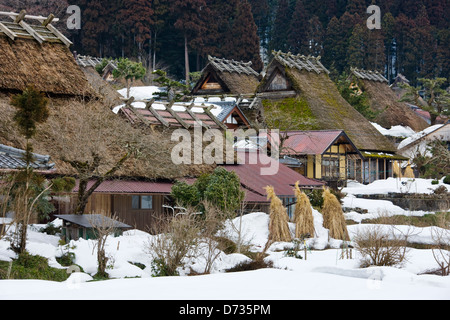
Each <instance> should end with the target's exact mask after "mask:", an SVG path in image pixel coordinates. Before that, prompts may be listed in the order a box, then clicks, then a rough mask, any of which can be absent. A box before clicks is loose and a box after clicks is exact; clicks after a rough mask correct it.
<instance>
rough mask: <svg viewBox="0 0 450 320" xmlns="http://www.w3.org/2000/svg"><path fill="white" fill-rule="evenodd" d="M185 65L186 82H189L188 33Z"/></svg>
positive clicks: (185, 47) (185, 44)
mask: <svg viewBox="0 0 450 320" xmlns="http://www.w3.org/2000/svg"><path fill="white" fill-rule="evenodd" d="M184 65H185V68H186V84H188V83H189V52H188V45H187V35H186V34H185V35H184Z"/></svg>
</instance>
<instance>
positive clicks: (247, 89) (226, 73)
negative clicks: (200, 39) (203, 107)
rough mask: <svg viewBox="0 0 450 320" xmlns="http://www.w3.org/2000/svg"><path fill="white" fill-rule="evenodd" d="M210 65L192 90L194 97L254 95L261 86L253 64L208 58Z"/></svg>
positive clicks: (203, 71)
mask: <svg viewBox="0 0 450 320" xmlns="http://www.w3.org/2000/svg"><path fill="white" fill-rule="evenodd" d="M208 60H209V62H208V64H207V65H206V67H205V68H204V69H203V70H202V75H201V77H200V79H199V80H198V81H197V83H196V85H195V86H194V88H193V89H192V94H193V95H207V94H253V93H254V92H255V90H256V87H257V86H258V84H259V73H258V72H256V71H255V70H253V69H252V67H251V64H252V62H251V61H249V62H242V61H235V60H226V59H220V58H215V57H211V56H208Z"/></svg>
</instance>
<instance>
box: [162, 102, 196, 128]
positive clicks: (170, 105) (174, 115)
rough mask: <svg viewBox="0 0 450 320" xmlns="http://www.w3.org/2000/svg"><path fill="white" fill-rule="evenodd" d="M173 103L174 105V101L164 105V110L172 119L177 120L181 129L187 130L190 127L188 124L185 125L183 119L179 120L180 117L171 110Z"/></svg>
mask: <svg viewBox="0 0 450 320" xmlns="http://www.w3.org/2000/svg"><path fill="white" fill-rule="evenodd" d="M174 103H175V102H174V101H171V102H170V103H169V104H168V105H166V106H165V107H166V110H167V111H168V112H169V113H170V114H171V115H172V117H174V118H175V119H177V121H178V122H179V123H180V124H181V125H182V126H183V128H185V129H189V128H190V127H191V125H190V124H189V123H186V122H185V121H184V120H183V119H181V117H180V116H179V115H178V114H177V113H176V112H175V111H174V110H173V109H172V106H173V104H174Z"/></svg>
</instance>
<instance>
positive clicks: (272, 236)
mask: <svg viewBox="0 0 450 320" xmlns="http://www.w3.org/2000/svg"><path fill="white" fill-rule="evenodd" d="M265 189H266V192H267V199H269V200H270V221H269V241H285V242H288V241H291V232H290V231H289V225H288V220H289V217H288V215H287V212H286V208H285V207H284V206H283V203H282V202H281V200H280V198H278V197H277V195H276V194H275V190H274V188H273V187H272V186H267V187H265Z"/></svg>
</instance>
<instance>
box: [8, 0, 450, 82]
mask: <svg viewBox="0 0 450 320" xmlns="http://www.w3.org/2000/svg"><path fill="white" fill-rule="evenodd" d="M448 2H449V1H448V0H377V1H373V0H323V1H317V0H227V1H223V0H72V1H70V3H69V1H68V0H2V2H1V4H0V10H1V11H15V12H18V11H20V10H22V9H26V10H27V12H28V13H29V14H39V15H48V14H50V13H53V14H55V16H57V17H59V18H60V22H59V23H58V24H59V25H58V27H59V28H60V29H61V30H64V31H65V33H66V34H67V35H68V36H69V38H70V39H71V40H72V41H73V43H74V45H73V46H72V48H71V50H73V51H76V52H77V53H79V54H83V55H92V56H97V57H112V58H119V57H128V58H131V59H133V60H136V61H140V62H142V63H143V65H144V66H145V67H146V68H147V69H148V70H154V69H165V70H167V71H168V73H169V74H170V75H171V76H173V77H174V78H177V79H185V75H186V74H189V72H195V71H200V70H201V69H202V68H203V67H204V66H205V64H206V62H207V57H208V55H211V56H216V57H223V58H226V59H235V60H242V61H252V62H253V68H254V69H256V70H257V71H261V70H262V69H263V67H264V64H265V63H267V62H268V61H269V59H270V57H271V52H272V50H281V51H284V52H289V51H290V52H292V53H294V54H298V53H300V54H304V55H309V54H310V55H314V56H321V57H322V63H323V64H324V65H325V66H326V67H327V68H328V69H329V70H330V71H331V76H332V77H335V78H336V77H337V76H338V75H341V74H342V73H343V72H346V71H348V70H349V68H350V67H357V68H362V69H367V70H378V71H380V72H382V73H383V74H384V75H385V76H386V78H388V79H389V80H390V81H392V80H393V78H394V77H395V76H396V75H397V74H398V73H401V74H403V75H404V76H405V77H406V78H407V79H409V80H410V81H411V84H412V85H416V84H417V79H419V78H436V77H443V78H447V79H449V78H450V77H449V71H450V59H449V57H448V53H449V52H450V28H449V19H448V16H447V14H446V13H448ZM371 4H375V5H377V6H379V8H380V12H381V29H369V28H368V27H367V25H366V21H367V19H368V18H369V17H370V14H369V13H367V8H368V6H369V5H371ZM69 5H71V6H73V5H75V6H78V7H79V8H80V13H81V27H80V28H79V29H68V27H67V26H66V22H67V21H68V19H69V18H70V17H71V14H72V13H73V12H70V11H69V10H67V8H68V7H69Z"/></svg>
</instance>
